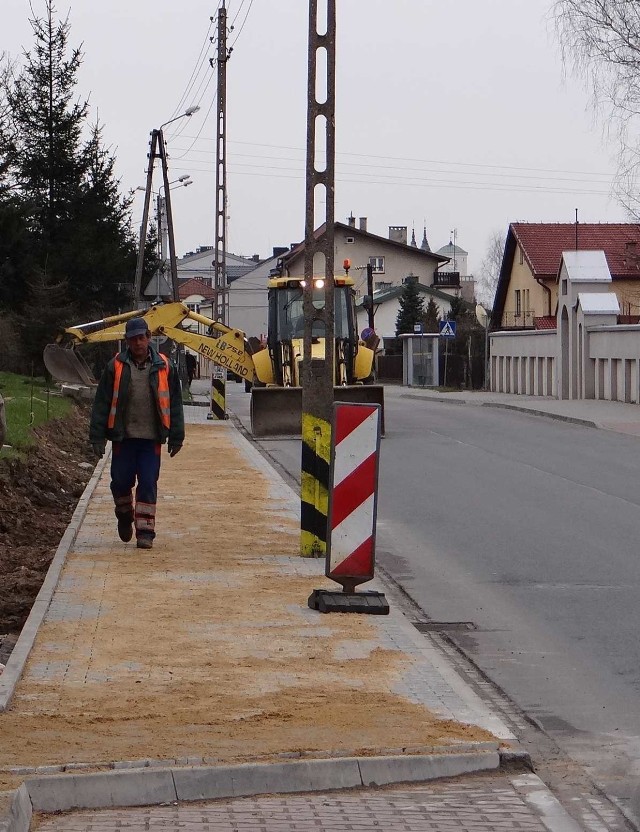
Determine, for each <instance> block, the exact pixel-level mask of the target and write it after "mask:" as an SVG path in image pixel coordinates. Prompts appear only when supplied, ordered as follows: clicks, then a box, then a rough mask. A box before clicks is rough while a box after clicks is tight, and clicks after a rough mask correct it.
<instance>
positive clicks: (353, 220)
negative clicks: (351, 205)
mask: <svg viewBox="0 0 640 832" xmlns="http://www.w3.org/2000/svg"><path fill="white" fill-rule="evenodd" d="M347 222H348V223H349V228H355V227H356V218H355V217H354V216H353V211H352V212H351V215H350V216H349V217H347Z"/></svg>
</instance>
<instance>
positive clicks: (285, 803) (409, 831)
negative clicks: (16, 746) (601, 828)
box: [37, 775, 597, 832]
mask: <svg viewBox="0 0 640 832" xmlns="http://www.w3.org/2000/svg"><path fill="white" fill-rule="evenodd" d="M544 791H545V790H544V789H543V788H542V787H541V784H540V781H538V780H537V778H536V777H534V776H531V775H516V776H511V777H510V776H508V775H499V776H496V775H477V776H469V777H467V778H465V779H464V780H460V779H458V780H455V781H446V782H433V783H429V784H428V785H421V786H411V787H406V786H405V787H395V788H388V789H376V790H369V789H364V790H361V791H358V792H332V793H319V794H310V795H300V796H295V797H271V796H264V797H254V798H244V799H241V800H230V801H219V802H216V803H208V804H199V805H198V806H189V805H180V806H162V807H149V808H144V809H128V810H126V811H123V810H110V811H94V812H75V813H72V814H69V815H65V816H64V817H59V816H58V817H49V818H43V819H42V820H41V821H40V823H39V824H38V826H37V829H38V832H117V830H129V832H145V830H146V832H160V830H163V832H184V830H193V832H205V830H210V832H214V830H215V832H237V830H240V829H241V830H244V832H307V830H314V832H325V831H326V832H343V831H344V832H348V830H362V831H363V832H364V830H381V832H451V831H452V830H458V832H498V830H502V831H503V832H504V831H505V830H514V831H515V830H526V832H550V831H551V832H578V830H579V827H578V826H577V825H576V824H574V823H573V822H572V821H570V820H569V819H568V818H567V817H566V815H565V814H564V812H563V811H562V809H561V808H560V807H559V806H558V805H557V804H556V803H555V801H554V800H553V798H550V797H549V796H547V799H546V800H544V799H541V796H542V795H543V794H544ZM592 829H597V827H592Z"/></svg>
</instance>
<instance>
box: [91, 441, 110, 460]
mask: <svg viewBox="0 0 640 832" xmlns="http://www.w3.org/2000/svg"><path fill="white" fill-rule="evenodd" d="M91 447H92V448H93V452H94V454H96V456H104V452H105V450H106V447H107V443H106V442H105V441H104V440H103V441H102V442H92V443H91Z"/></svg>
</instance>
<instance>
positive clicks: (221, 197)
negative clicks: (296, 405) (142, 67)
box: [213, 0, 229, 324]
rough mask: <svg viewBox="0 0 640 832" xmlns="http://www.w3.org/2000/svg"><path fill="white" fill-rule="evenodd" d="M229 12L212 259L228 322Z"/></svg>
mask: <svg viewBox="0 0 640 832" xmlns="http://www.w3.org/2000/svg"><path fill="white" fill-rule="evenodd" d="M228 60H229V55H228V53H227V10H226V8H225V2H224V0H223V2H222V7H221V8H220V10H219V11H218V92H217V112H218V116H217V128H216V220H215V223H216V228H215V232H216V239H215V246H214V260H213V276H214V277H213V283H214V290H215V304H216V312H215V315H213V317H214V318H215V319H216V320H219V321H222V323H223V324H226V323H227V317H228V316H227V234H226V212H227V138H226V121H227V61H228Z"/></svg>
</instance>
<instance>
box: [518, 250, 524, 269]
mask: <svg viewBox="0 0 640 832" xmlns="http://www.w3.org/2000/svg"><path fill="white" fill-rule="evenodd" d="M518 250H519V252H520V265H522V264H523V263H524V253H523V251H522V249H521V248H520V246H518Z"/></svg>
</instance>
